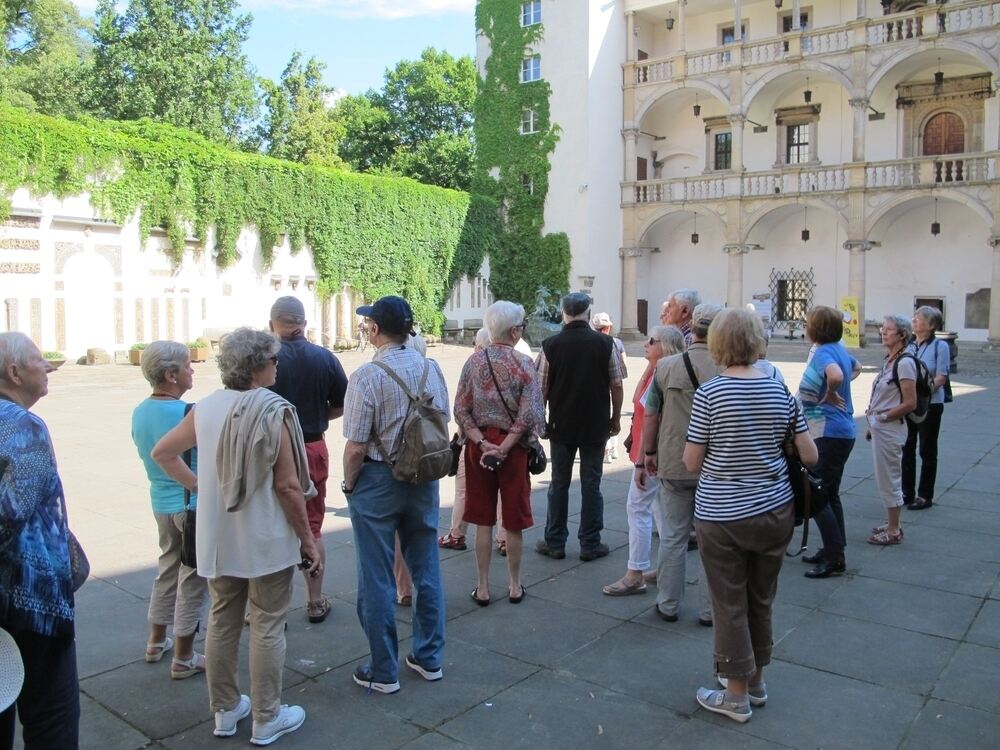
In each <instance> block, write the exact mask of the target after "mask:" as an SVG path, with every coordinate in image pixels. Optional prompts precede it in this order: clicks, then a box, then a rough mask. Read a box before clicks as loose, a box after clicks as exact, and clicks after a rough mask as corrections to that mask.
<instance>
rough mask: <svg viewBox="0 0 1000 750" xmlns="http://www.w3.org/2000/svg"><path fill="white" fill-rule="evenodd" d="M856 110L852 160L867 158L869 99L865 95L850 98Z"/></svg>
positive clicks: (849, 101) (852, 106)
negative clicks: (866, 138)
mask: <svg viewBox="0 0 1000 750" xmlns="http://www.w3.org/2000/svg"><path fill="white" fill-rule="evenodd" d="M848 103H849V104H850V105H851V109H853V110H854V145H853V146H852V148H851V161H864V160H865V133H866V130H867V127H868V103H869V102H868V99H866V98H865V97H863V96H859V97H855V98H854V99H850V100H848Z"/></svg>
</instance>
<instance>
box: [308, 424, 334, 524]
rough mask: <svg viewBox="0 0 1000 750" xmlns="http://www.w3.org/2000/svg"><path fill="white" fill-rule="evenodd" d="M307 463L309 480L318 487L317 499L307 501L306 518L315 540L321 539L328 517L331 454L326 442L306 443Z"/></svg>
mask: <svg viewBox="0 0 1000 750" xmlns="http://www.w3.org/2000/svg"><path fill="white" fill-rule="evenodd" d="M306 461H307V462H308V463H309V478H310V479H311V480H312V483H313V485H315V487H316V497H314V498H313V499H312V500H306V516H307V517H308V518H309V530H310V531H311V532H312V535H313V538H315V539H319V537H320V530H321V529H322V528H323V518H324V517H325V516H326V478H327V477H328V476H330V452H329V451H328V450H327V447H326V441H325V440H317V441H315V442H313V443H306Z"/></svg>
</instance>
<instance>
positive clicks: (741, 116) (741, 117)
mask: <svg viewBox="0 0 1000 750" xmlns="http://www.w3.org/2000/svg"><path fill="white" fill-rule="evenodd" d="M746 121H747V115H746V112H733V113H731V114H730V115H729V124H730V125H732V126H733V127H740V128H742V127H743V124H744V123H745V122H746Z"/></svg>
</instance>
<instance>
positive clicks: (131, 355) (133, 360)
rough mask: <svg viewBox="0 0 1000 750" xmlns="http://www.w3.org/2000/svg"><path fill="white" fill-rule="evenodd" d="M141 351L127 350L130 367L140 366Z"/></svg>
mask: <svg viewBox="0 0 1000 750" xmlns="http://www.w3.org/2000/svg"><path fill="white" fill-rule="evenodd" d="M143 351H144V350H143V349H129V351H128V362H129V364H130V365H141V364H142V353H143Z"/></svg>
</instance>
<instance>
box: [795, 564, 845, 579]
mask: <svg viewBox="0 0 1000 750" xmlns="http://www.w3.org/2000/svg"><path fill="white" fill-rule="evenodd" d="M846 570H847V565H846V564H845V563H844V561H843V560H838V561H837V562H830V561H829V560H821V561H820V562H819V563H817V564H816V567H815V568H810V569H809V570H807V571H806V572H805V577H806V578H829V577H830V576H839V575H842V574H843V573H844V571H846Z"/></svg>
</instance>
